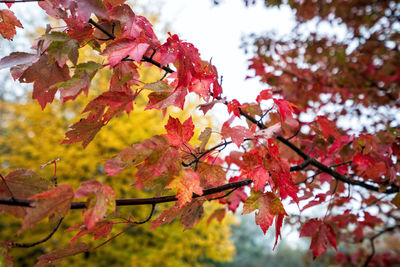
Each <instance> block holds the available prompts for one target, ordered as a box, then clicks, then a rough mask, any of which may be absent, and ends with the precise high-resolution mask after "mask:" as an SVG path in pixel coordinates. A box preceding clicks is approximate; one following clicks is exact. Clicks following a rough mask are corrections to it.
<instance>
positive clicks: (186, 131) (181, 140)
mask: <svg viewBox="0 0 400 267" xmlns="http://www.w3.org/2000/svg"><path fill="white" fill-rule="evenodd" d="M165 129H166V130H167V134H165V135H164V137H165V138H166V139H167V140H168V142H169V143H170V144H171V146H176V147H181V146H182V145H183V144H185V143H187V142H189V140H190V139H191V138H192V136H193V134H194V132H193V130H194V124H193V120H192V117H189V118H188V119H187V120H186V121H185V122H184V123H183V124H181V122H180V121H179V119H177V118H173V117H171V116H170V117H169V119H168V123H167V125H165Z"/></svg>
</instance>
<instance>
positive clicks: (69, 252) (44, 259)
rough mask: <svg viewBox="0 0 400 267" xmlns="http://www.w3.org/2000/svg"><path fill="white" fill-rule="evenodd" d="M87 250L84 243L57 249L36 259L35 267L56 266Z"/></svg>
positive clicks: (87, 247)
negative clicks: (65, 259)
mask: <svg viewBox="0 0 400 267" xmlns="http://www.w3.org/2000/svg"><path fill="white" fill-rule="evenodd" d="M88 250H89V246H88V245H87V244H85V243H82V242H79V243H73V244H71V245H69V246H68V247H66V248H61V249H57V250H54V251H51V252H49V253H46V254H44V255H42V256H39V257H38V260H39V261H38V262H37V263H36V264H35V267H45V266H48V265H49V264H53V265H56V264H58V263H60V262H61V261H62V260H63V259H64V258H67V257H71V256H74V255H76V254H79V253H82V252H85V251H88Z"/></svg>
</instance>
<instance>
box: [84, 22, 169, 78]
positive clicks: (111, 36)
mask: <svg viewBox="0 0 400 267" xmlns="http://www.w3.org/2000/svg"><path fill="white" fill-rule="evenodd" d="M89 23H90V24H92V25H93V26H94V27H96V28H97V29H99V30H100V31H101V32H102V33H104V34H105V35H107V37H108V38H110V40H114V39H115V35H114V34H112V33H110V32H108V31H107V30H106V29H104V28H103V27H102V26H101V25H100V24H98V23H97V22H95V21H94V20H92V19H89ZM123 60H131V59H128V58H125V59H123ZM142 61H143V62H148V63H150V64H153V65H154V66H157V67H159V68H160V69H162V70H164V71H166V72H168V73H173V72H175V71H174V70H172V69H171V68H170V67H168V66H162V65H161V64H160V62H157V61H155V60H154V59H153V57H152V56H151V57H148V56H143V58H142Z"/></svg>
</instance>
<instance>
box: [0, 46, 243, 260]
mask: <svg viewBox="0 0 400 267" xmlns="http://www.w3.org/2000/svg"><path fill="white" fill-rule="evenodd" d="M87 60H95V61H96V60H97V58H96V57H95V56H94V55H92V54H89V52H88V51H83V53H81V55H80V61H81V62H84V61H87ZM97 61H98V60H97ZM162 74H163V73H160V71H159V70H158V69H156V68H151V67H149V68H146V69H145V70H142V71H141V78H140V79H141V81H142V82H154V81H157V80H158V79H160V77H162ZM96 76H97V78H95V80H94V81H93V83H92V87H91V89H90V90H91V93H90V94H89V97H88V98H86V97H85V96H80V97H79V98H78V99H77V101H73V102H67V103H66V104H61V103H58V102H57V101H56V103H53V104H52V105H48V106H47V107H46V109H45V110H44V111H42V110H41V109H40V106H39V104H37V103H36V102H31V101H29V102H28V103H24V104H21V103H6V102H1V103H0V116H1V117H0V118H1V119H0V171H1V173H2V174H3V175H5V174H6V173H7V172H9V171H11V170H14V169H16V168H28V169H32V170H34V171H35V172H37V173H39V175H40V176H42V177H45V178H49V179H51V178H52V176H53V172H54V168H53V165H50V166H47V167H45V168H43V169H40V168H39V167H40V165H41V164H44V163H46V162H49V161H51V160H53V159H56V158H60V159H61V160H60V161H59V162H57V179H58V183H69V184H71V185H72V186H73V187H74V188H75V190H76V189H77V188H78V187H79V184H80V183H82V182H84V181H89V180H92V179H95V180H98V181H100V182H101V183H103V184H107V185H110V186H111V187H112V188H113V189H114V191H115V192H116V195H117V197H118V198H123V197H151V196H153V194H152V192H151V191H149V190H147V191H138V190H136V189H135V188H134V187H132V186H131V184H132V183H133V181H134V179H133V173H134V170H128V171H125V172H123V173H122V174H120V175H118V176H114V177H107V176H106V175H105V172H104V168H103V164H104V162H105V160H106V159H109V158H111V157H112V156H113V155H115V154H116V153H118V152H119V151H121V150H122V149H123V148H125V147H127V146H129V145H131V144H132V143H135V142H140V141H142V140H144V139H146V138H149V137H151V136H152V135H154V134H160V133H163V132H165V130H164V128H163V125H164V122H165V120H166V118H164V117H163V116H162V114H161V112H159V111H155V110H150V111H144V103H145V99H144V98H143V97H142V98H138V99H137V101H136V105H135V110H134V111H133V112H131V114H130V115H129V116H127V115H126V114H124V115H122V116H120V117H118V118H115V119H113V120H111V122H110V123H109V124H108V125H107V126H105V127H103V129H102V130H101V131H100V132H99V134H97V136H96V137H95V139H94V140H93V141H92V143H91V144H90V145H89V146H88V147H87V148H86V149H83V148H82V147H81V146H80V144H72V145H61V144H60V143H61V141H62V140H63V138H64V134H65V132H66V131H67V129H68V126H69V125H71V124H72V123H74V122H76V121H77V120H78V119H79V118H81V117H82V114H80V112H81V111H82V110H83V108H84V106H85V103H87V102H88V99H93V95H98V94H99V92H103V91H106V90H107V89H108V87H107V86H108V84H109V79H110V76H111V73H110V71H109V70H108V69H103V70H101V71H100V73H98V74H97V75H96ZM0 90H1V89H0ZM93 92H94V94H93ZM195 106H196V103H195V102H193V101H192V104H189V110H190V109H193V108H194V107H195ZM171 113H173V114H174V116H175V117H176V116H178V117H179V118H180V119H181V121H182V120H184V119H186V118H187V117H188V116H189V113H187V112H186V113H176V112H175V113H174V112H172V111H171ZM194 122H195V124H196V126H198V127H196V129H204V128H205V127H206V126H210V125H211V120H210V118H207V117H204V116H199V115H195V116H194ZM198 135H199V131H197V132H196V133H195V136H198ZM193 139H196V138H193ZM168 205H171V204H163V205H158V206H157V207H156V213H155V215H154V217H157V216H158V214H159V213H160V211H161V209H163V208H166V207H168ZM216 208H218V204H217V203H207V205H206V206H205V210H206V217H207V216H209V215H210V214H211V212H212V211H213V210H214V209H216ZM149 211H150V207H149V206H147V207H146V206H134V207H119V208H117V212H118V213H120V214H122V215H123V216H125V217H128V216H129V215H131V216H132V217H133V218H135V219H136V220H138V221H140V220H143V219H145V218H146V217H147V216H148V214H149ZM154 217H153V218H154ZM80 221H82V219H81V214H80V211H77V210H73V211H71V212H70V213H69V215H68V216H67V218H66V219H65V220H64V222H63V223H62V226H61V227H60V229H59V230H58V232H57V233H56V234H55V235H54V236H53V238H52V239H51V240H49V241H47V242H46V243H44V244H41V245H39V246H36V247H33V248H29V249H18V248H17V249H13V250H12V251H11V253H10V254H11V255H12V256H14V257H15V265H16V266H32V265H33V264H34V263H35V262H36V258H37V257H38V256H39V255H41V254H43V253H47V252H49V251H52V250H54V249H55V248H60V247H63V246H66V245H68V244H69V240H71V238H72V237H73V236H74V235H75V234H76V233H77V232H76V231H72V232H71V231H68V232H65V230H66V229H67V228H69V227H71V226H72V225H74V224H76V223H77V222H80ZM206 221H207V219H204V220H203V221H202V222H200V223H199V224H198V225H196V226H195V227H194V229H192V230H188V231H183V227H182V226H181V225H180V222H173V223H172V224H171V225H165V226H162V227H159V228H157V229H155V230H153V231H151V232H149V231H148V228H149V227H150V223H146V224H144V225H138V226H134V227H132V228H130V229H129V230H128V231H127V232H126V233H125V234H123V235H121V236H119V237H118V238H116V239H115V240H112V241H111V242H109V243H107V244H106V245H104V246H102V247H100V248H98V249H97V250H95V251H94V252H90V253H85V254H80V255H77V256H75V257H72V258H70V259H68V260H65V261H63V262H62V263H61V266H71V264H73V265H74V266H81V265H86V266H205V265H207V262H210V261H214V262H215V261H216V262H226V261H231V260H232V255H233V254H234V252H235V248H234V246H233V244H232V242H231V241H230V239H229V238H230V235H231V232H230V225H231V224H232V223H234V221H233V218H232V217H230V216H227V217H226V218H225V219H224V221H223V222H222V224H219V223H218V222H217V221H216V220H213V221H212V222H211V223H210V224H209V225H207V222H206ZM53 225H54V223H50V222H48V221H44V222H42V223H40V224H39V225H37V226H36V227H35V229H34V230H33V231H26V232H25V233H23V234H22V235H20V236H17V235H16V233H17V231H18V229H19V227H20V221H18V220H16V219H13V218H10V217H9V216H8V215H6V214H1V215H0V239H2V240H6V241H18V242H33V241H36V240H40V239H41V238H43V237H44V236H46V235H47V234H48V233H49V232H50V231H51V230H52V228H53ZM124 227H125V226H124V225H115V226H114V229H113V232H112V234H111V236H112V235H114V234H117V233H118V232H120V231H121V230H123V229H124ZM78 241H85V242H88V243H89V244H90V246H91V247H95V246H97V245H99V244H101V243H102V242H104V241H105V239H100V240H97V241H93V238H92V236H85V237H82V238H81V239H78ZM0 266H1V264H0Z"/></svg>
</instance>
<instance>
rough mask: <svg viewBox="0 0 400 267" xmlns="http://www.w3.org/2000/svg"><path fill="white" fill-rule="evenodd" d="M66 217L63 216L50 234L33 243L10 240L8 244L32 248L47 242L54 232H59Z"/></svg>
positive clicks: (12, 246)
mask: <svg viewBox="0 0 400 267" xmlns="http://www.w3.org/2000/svg"><path fill="white" fill-rule="evenodd" d="M63 219H64V218H61V219H59V220H58V222H57V224H56V226H55V227H54V228H53V230H52V231H51V233H50V234H48V235H47V236H46V237H45V238H43V239H41V240H39V241H36V242H32V243H17V242H9V243H8V245H9V246H10V247H11V248H30V247H34V246H36V245H39V244H42V243H44V242H46V241H47V240H49V239H50V238H51V237H52V236H53V235H54V234H55V232H57V230H58V228H59V227H60V225H61V223H62V221H63Z"/></svg>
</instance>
